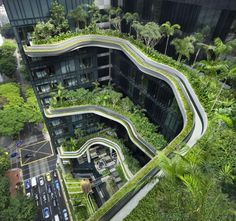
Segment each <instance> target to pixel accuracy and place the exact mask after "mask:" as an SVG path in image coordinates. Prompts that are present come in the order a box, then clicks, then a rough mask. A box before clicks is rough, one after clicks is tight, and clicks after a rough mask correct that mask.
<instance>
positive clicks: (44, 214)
mask: <svg viewBox="0 0 236 221" xmlns="http://www.w3.org/2000/svg"><path fill="white" fill-rule="evenodd" d="M43 217H44V219H48V218H49V217H50V214H49V208H48V207H45V208H44V209H43Z"/></svg>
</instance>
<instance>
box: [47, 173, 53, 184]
mask: <svg viewBox="0 0 236 221" xmlns="http://www.w3.org/2000/svg"><path fill="white" fill-rule="evenodd" d="M46 180H47V181H48V182H51V181H52V177H51V174H50V173H46Z"/></svg>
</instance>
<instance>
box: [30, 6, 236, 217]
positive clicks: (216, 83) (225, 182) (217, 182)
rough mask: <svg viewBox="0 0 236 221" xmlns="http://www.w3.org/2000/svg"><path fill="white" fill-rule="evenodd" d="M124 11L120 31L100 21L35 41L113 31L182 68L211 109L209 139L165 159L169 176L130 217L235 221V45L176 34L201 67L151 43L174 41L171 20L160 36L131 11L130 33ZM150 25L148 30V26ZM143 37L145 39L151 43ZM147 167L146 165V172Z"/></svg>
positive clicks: (180, 47)
mask: <svg viewBox="0 0 236 221" xmlns="http://www.w3.org/2000/svg"><path fill="white" fill-rule="evenodd" d="M111 11H112V10H111ZM113 11H115V10H113ZM108 14H109V16H108V17H111V16H112V13H111V12H110V13H109V12H108ZM121 14H122V13H121V12H120V10H119V15H118V16H117V18H115V17H113V21H111V24H112V25H113V27H114V28H115V29H116V30H118V31H112V30H99V29H97V27H96V26H94V25H90V26H88V27H86V28H85V29H83V30H77V32H74V33H71V32H68V33H62V34H61V35H58V36H55V37H54V38H50V39H48V41H47V42H45V41H41V40H40V39H38V40H37V41H34V42H35V43H39V44H40V43H53V42H58V41H61V40H64V39H67V38H69V37H74V36H78V35H82V34H99V35H112V36H117V37H121V38H124V39H127V40H129V41H130V42H132V43H133V44H135V45H136V46H137V47H138V48H139V49H140V50H142V51H143V52H144V53H145V54H146V55H147V56H148V57H150V58H152V59H153V60H155V61H157V62H159V63H163V64H166V65H169V66H171V67H173V68H175V69H177V70H178V71H180V72H181V73H183V74H184V75H185V76H186V77H187V79H188V80H189V82H190V83H191V85H192V86H193V88H194V90H195V92H196V94H197V95H198V97H199V99H200V101H201V103H202V104H203V106H204V108H205V110H206V111H207V113H208V117H209V128H208V130H207V133H206V135H205V136H204V138H202V139H201V140H200V141H199V143H198V144H197V145H196V146H195V148H194V151H193V152H192V153H189V154H188V155H187V157H186V158H184V159H183V158H181V159H180V158H178V157H177V158H178V159H176V161H168V159H166V158H164V157H163V158H162V160H161V161H160V163H159V167H161V168H162V169H163V170H164V172H165V175H166V179H162V181H161V182H160V183H159V184H158V185H157V186H156V187H155V188H154V189H153V190H152V191H151V192H150V193H149V194H148V195H147V196H146V197H145V198H144V199H143V200H142V201H141V202H140V204H139V205H138V207H137V208H136V209H135V210H134V212H132V213H131V215H130V216H129V217H128V218H127V219H126V220H173V221H177V220H196V221H205V220H219V221H220V220H235V218H236V217H235V208H236V207H235V205H234V201H230V199H232V200H235V183H236V181H235V173H236V171H235V163H234V159H233V156H234V152H235V147H236V145H235V135H236V133H235V122H236V117H235V116H236V104H235V103H236V102H235V91H233V90H231V89H226V88H225V87H224V83H226V82H227V83H229V84H231V83H232V82H233V80H234V81H235V70H236V69H235V64H234V63H233V62H232V60H234V59H233V58H232V57H230V52H231V51H232V48H233V46H234V47H235V44H233V43H232V42H228V43H224V42H222V41H221V40H220V39H219V38H216V39H215V40H214V42H213V44H211V42H208V43H209V44H206V43H205V42H204V43H203V42H201V41H203V39H202V40H201V38H198V37H197V35H194V36H187V37H185V36H184V38H182V39H174V40H173V41H172V44H173V45H174V46H175V48H176V53H177V54H178V55H179V59H178V60H179V61H180V60H181V57H182V56H185V57H186V58H187V59H189V58H190V55H191V54H192V55H194V53H195V49H196V48H197V49H198V51H197V53H196V55H195V59H194V62H193V65H194V67H195V68H196V69H191V68H189V67H188V66H186V65H185V64H183V63H180V62H176V61H175V60H173V59H172V58H170V57H167V56H165V55H162V54H160V53H158V52H157V51H156V50H154V49H153V48H152V47H154V46H155V44H156V42H158V41H159V40H160V38H162V37H163V36H165V37H166V38H167V43H166V48H165V52H166V50H167V46H168V43H169V37H168V36H171V34H172V33H171V34H168V33H167V32H166V30H165V31H163V30H164V28H163V27H167V26H168V28H170V27H171V24H169V23H168V25H162V26H160V34H161V35H159V33H158V31H159V29H158V27H157V26H156V25H153V26H152V25H149V27H147V26H148V25H146V24H142V23H140V22H138V21H137V19H136V20H135V19H133V21H131V22H127V21H129V16H130V15H129V14H128V15H126V16H125V17H127V18H128V19H127V20H126V18H124V19H125V20H126V22H127V24H129V25H130V30H131V28H133V30H134V32H135V36H127V35H125V34H122V33H120V22H121V17H122V15H121ZM131 20H132V19H131ZM145 25H146V28H147V29H146V31H144V30H145V29H144V27H145ZM169 26H170V27H169ZM161 29H162V30H161ZM177 29H179V28H177ZM130 33H131V31H130ZM153 33H156V35H153ZM135 38H136V39H135ZM199 39H200V40H199ZM141 41H144V43H145V44H146V45H145V44H143V43H142V42H141ZM201 49H202V51H204V52H205V56H206V58H207V59H206V60H204V61H200V62H197V57H198V54H199V52H200V50H201ZM188 64H189V62H188ZM199 72H201V74H199ZM222 82H223V84H222ZM151 164H152V162H150V165H151ZM153 165H154V163H153V164H152V166H153ZM148 166H149V165H148ZM148 166H147V167H148ZM147 167H146V168H147ZM146 168H144V169H143V170H145V171H147V169H146ZM140 174H141V173H140ZM138 175H139V174H138ZM132 183H133V184H134V183H135V180H134V181H131V184H132ZM131 184H130V185H131ZM129 187H130V186H129ZM125 191H126V190H123V192H125ZM225 193H226V194H225ZM118 195H119V196H118ZM120 196H122V191H120V193H119V194H117V195H115V196H114V197H113V202H115V200H117V199H118V198H119V197H120ZM228 196H229V197H228ZM111 202H112V201H111ZM106 209H107V207H106V208H105V209H104V207H103V208H102V209H101V210H100V213H99V212H98V213H97V214H98V216H97V217H99V215H101V214H102V213H103V212H104V211H106ZM94 219H96V216H95V217H94Z"/></svg>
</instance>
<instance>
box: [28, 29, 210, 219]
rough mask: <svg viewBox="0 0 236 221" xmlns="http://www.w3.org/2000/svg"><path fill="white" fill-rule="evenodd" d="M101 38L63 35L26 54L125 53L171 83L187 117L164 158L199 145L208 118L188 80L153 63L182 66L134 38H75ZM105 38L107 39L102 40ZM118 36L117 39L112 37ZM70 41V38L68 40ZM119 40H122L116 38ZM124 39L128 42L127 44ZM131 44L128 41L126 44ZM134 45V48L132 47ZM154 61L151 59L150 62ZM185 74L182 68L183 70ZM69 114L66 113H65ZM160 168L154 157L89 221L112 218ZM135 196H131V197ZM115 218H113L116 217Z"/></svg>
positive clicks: (141, 66)
mask: <svg viewBox="0 0 236 221" xmlns="http://www.w3.org/2000/svg"><path fill="white" fill-rule="evenodd" d="M86 33H87V34H98V35H87V36H79V37H74V38H70V37H71V34H64V35H63V37H62V38H60V37H58V38H57V41H58V40H63V38H64V39H65V38H66V39H67V40H65V41H61V42H59V43H57V44H51V45H50V44H49V45H38V46H30V47H25V53H26V54H27V55H28V56H30V57H42V56H54V55H58V54H61V53H65V52H66V51H70V50H73V49H76V48H78V47H86V46H95V45H96V46H101V47H107V48H111V47H112V48H115V49H118V50H122V51H123V52H124V53H126V55H127V56H128V57H129V58H130V59H132V61H133V62H134V63H135V65H136V66H137V67H138V68H139V69H140V70H143V71H144V72H145V73H147V74H152V76H155V77H157V78H160V79H163V80H164V81H166V82H168V84H169V85H170V86H171V87H172V89H173V91H174V93H175V96H176V100H177V102H178V105H179V107H180V109H181V112H182V115H183V117H184V122H185V123H184V128H183V130H182V131H181V132H180V134H179V135H178V136H177V137H176V138H175V139H174V140H173V141H172V142H171V143H170V144H169V145H168V146H167V147H166V148H165V149H164V152H165V154H167V155H168V154H170V153H171V152H172V151H173V150H175V149H179V148H181V144H182V142H187V143H188V145H189V146H193V145H194V144H195V143H196V140H197V139H198V138H200V137H201V136H202V135H203V133H204V132H205V130H206V127H207V118H206V114H205V112H204V110H203V108H202V107H201V105H200V103H199V101H198V99H197V97H196V95H195V93H194V91H193V90H192V88H191V86H190V84H189V83H188V81H187V79H186V78H185V77H184V76H183V75H182V74H181V73H180V72H179V71H177V70H176V69H173V68H171V67H170V66H167V65H162V64H160V63H156V62H154V61H155V60H156V61H158V62H163V63H167V64H170V65H171V66H174V67H176V68H179V64H178V63H177V64H176V63H175V62H174V61H173V60H171V59H170V58H168V57H166V56H161V55H159V54H158V53H156V52H155V51H154V50H152V49H150V48H146V47H145V46H144V45H143V44H141V43H139V42H138V41H135V40H133V39H132V38H127V37H125V36H124V35H122V34H120V33H117V32H113V31H100V30H99V31H97V30H89V31H88V30H85V31H81V32H80V33H73V36H75V35H76V36H77V35H78V34H79V35H81V34H82V35H83V34H86ZM101 35H106V36H101ZM111 36H116V37H111ZM68 37H69V38H68ZM117 37H119V38H117ZM124 38H125V39H126V40H124ZM127 40H129V41H127ZM131 42H132V43H134V44H135V45H134V44H132V43H131ZM151 58H152V59H151ZM180 70H182V67H181V68H180ZM183 71H184V72H185V73H188V70H187V69H183ZM190 107H191V108H192V109H193V110H194V111H193V112H194V114H195V115H196V117H195V122H194V126H193V116H192V111H191V109H190ZM66 112H67V113H66ZM76 113H78V109H76V108H74V109H70V108H66V110H65V112H64V113H63V115H67V116H68V115H72V114H76ZM45 114H46V116H47V117H59V116H61V115H62V113H60V112H59V111H57V112H56V111H54V112H53V111H52V112H51V113H50V112H49V111H45ZM157 165H158V157H155V158H154V159H153V160H152V161H150V162H149V163H148V164H147V165H146V166H145V167H143V168H142V169H141V170H140V171H138V172H137V173H136V176H135V177H134V178H133V179H131V180H130V181H129V182H128V183H127V184H126V185H125V186H124V187H123V188H122V189H121V190H120V191H118V192H117V193H115V194H114V195H113V197H112V198H110V199H109V200H108V201H107V202H106V204H104V205H103V207H102V208H101V209H99V210H98V211H97V212H96V213H95V214H94V215H93V216H92V217H91V218H90V220H99V219H101V218H102V217H103V216H104V214H109V215H108V216H110V217H111V216H112V212H111V209H112V208H114V207H116V206H117V203H119V202H120V203H121V204H122V202H123V200H122V199H124V198H123V197H125V196H126V194H128V193H135V192H137V190H138V189H139V188H140V187H141V186H142V185H144V181H145V180H146V178H145V179H144V177H145V175H147V176H152V175H151V174H152V172H153V171H154V170H155V169H154V168H156V167H157ZM131 195H132V194H131ZM113 215H114V214H113Z"/></svg>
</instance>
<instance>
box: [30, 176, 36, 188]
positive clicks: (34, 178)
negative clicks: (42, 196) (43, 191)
mask: <svg viewBox="0 0 236 221" xmlns="http://www.w3.org/2000/svg"><path fill="white" fill-rule="evenodd" d="M31 186H32V187H33V188H35V187H37V179H36V177H32V178H31Z"/></svg>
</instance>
